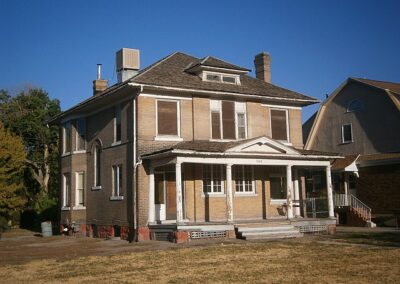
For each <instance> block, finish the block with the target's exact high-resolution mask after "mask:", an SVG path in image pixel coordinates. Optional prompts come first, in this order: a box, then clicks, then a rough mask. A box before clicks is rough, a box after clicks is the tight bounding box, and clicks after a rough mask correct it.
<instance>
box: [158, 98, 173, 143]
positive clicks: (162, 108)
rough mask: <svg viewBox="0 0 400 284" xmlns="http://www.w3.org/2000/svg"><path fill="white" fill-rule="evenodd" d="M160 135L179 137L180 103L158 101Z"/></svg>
mask: <svg viewBox="0 0 400 284" xmlns="http://www.w3.org/2000/svg"><path fill="white" fill-rule="evenodd" d="M157 125H158V135H174V136H177V135H178V103H177V102H169V101H157Z"/></svg>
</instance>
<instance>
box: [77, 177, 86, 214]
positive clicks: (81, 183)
mask: <svg viewBox="0 0 400 284" xmlns="http://www.w3.org/2000/svg"><path fill="white" fill-rule="evenodd" d="M75 185H76V193H75V196H76V198H75V204H76V206H77V207H84V206H85V172H77V173H76V182H75Z"/></svg>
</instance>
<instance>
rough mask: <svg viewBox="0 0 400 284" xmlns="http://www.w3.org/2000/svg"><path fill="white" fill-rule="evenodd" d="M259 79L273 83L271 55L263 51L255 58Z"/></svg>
mask: <svg viewBox="0 0 400 284" xmlns="http://www.w3.org/2000/svg"><path fill="white" fill-rule="evenodd" d="M254 66H255V68H256V77H257V79H260V80H263V81H264V82H267V83H271V56H269V54H268V53H267V52H261V53H260V54H257V55H256V56H255V58H254Z"/></svg>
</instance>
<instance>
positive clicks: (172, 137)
mask: <svg viewBox="0 0 400 284" xmlns="http://www.w3.org/2000/svg"><path fill="white" fill-rule="evenodd" d="M158 102H175V103H176V104H177V106H176V114H177V115H176V116H177V118H176V119H177V122H176V123H177V127H178V135H162V134H158ZM154 140H155V141H183V138H182V137H181V102H180V100H168V99H157V100H156V137H154Z"/></svg>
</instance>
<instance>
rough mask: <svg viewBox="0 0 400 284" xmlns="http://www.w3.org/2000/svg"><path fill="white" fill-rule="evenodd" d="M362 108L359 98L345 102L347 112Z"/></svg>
mask: <svg viewBox="0 0 400 284" xmlns="http://www.w3.org/2000/svg"><path fill="white" fill-rule="evenodd" d="M362 108H363V105H362V103H361V101H360V100H357V99H355V100H352V101H350V102H349V103H348V104H347V112H353V111H358V110H361V109H362Z"/></svg>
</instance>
